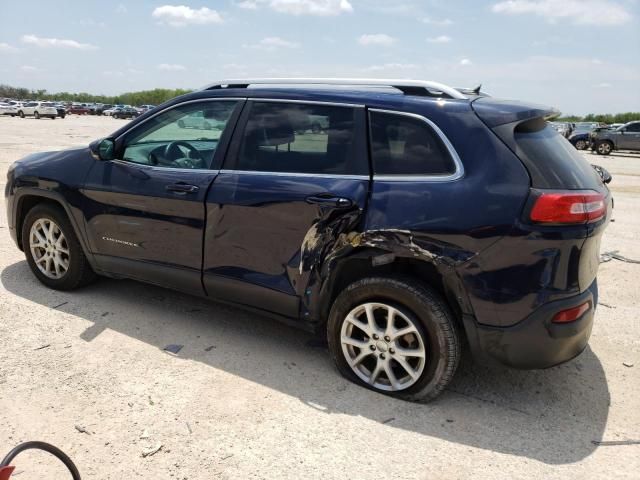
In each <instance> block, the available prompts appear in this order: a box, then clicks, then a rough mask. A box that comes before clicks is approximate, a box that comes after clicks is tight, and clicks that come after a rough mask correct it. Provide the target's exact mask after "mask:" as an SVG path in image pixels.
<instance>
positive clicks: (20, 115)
mask: <svg viewBox="0 0 640 480" xmlns="http://www.w3.org/2000/svg"><path fill="white" fill-rule="evenodd" d="M18 116H19V117H20V118H24V112H23V111H22V110H20V111H19V112H18Z"/></svg>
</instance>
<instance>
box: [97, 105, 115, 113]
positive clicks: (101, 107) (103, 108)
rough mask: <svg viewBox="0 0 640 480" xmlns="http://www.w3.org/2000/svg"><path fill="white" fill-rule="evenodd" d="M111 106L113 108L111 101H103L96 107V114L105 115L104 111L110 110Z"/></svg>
mask: <svg viewBox="0 0 640 480" xmlns="http://www.w3.org/2000/svg"><path fill="white" fill-rule="evenodd" d="M110 108H113V105H112V104H110V103H101V104H100V105H98V106H97V107H96V110H95V114H96V115H104V112H105V111H106V110H109V109H110Z"/></svg>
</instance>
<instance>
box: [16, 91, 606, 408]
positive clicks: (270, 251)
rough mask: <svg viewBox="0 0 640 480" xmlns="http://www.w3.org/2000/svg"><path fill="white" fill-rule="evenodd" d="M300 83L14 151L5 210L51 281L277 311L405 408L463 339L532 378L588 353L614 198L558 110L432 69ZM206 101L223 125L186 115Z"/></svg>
mask: <svg viewBox="0 0 640 480" xmlns="http://www.w3.org/2000/svg"><path fill="white" fill-rule="evenodd" d="M286 83H289V84H290V85H286ZM301 83H305V80H301V79H292V80H290V81H289V82H287V81H286V80H283V79H277V80H239V81H236V80H234V81H224V82H221V83H218V84H215V85H211V86H210V87H207V88H205V89H204V90H202V91H198V92H193V93H190V94H187V95H184V96H181V97H177V98H175V99H173V100H171V101H170V102H167V103H165V104H164V105H163V106H162V109H160V110H158V111H156V112H155V116H153V117H150V118H149V117H147V118H143V119H138V120H133V121H132V122H130V123H128V124H126V125H123V126H122V127H121V128H120V129H119V130H117V131H116V132H114V133H113V134H111V135H110V136H108V137H107V138H104V139H99V140H96V141H94V142H92V143H91V144H90V145H88V146H86V147H82V148H76V149H73V150H64V151H62V152H43V153H36V154H31V155H29V156H27V157H26V158H23V159H21V160H18V161H17V162H15V163H14V164H13V165H12V166H10V167H9V169H8V174H7V180H6V182H7V185H6V188H5V189H4V191H5V196H6V201H5V204H6V205H7V216H6V217H7V220H8V224H9V232H10V235H11V237H12V238H13V240H14V241H15V242H16V245H17V246H18V248H20V249H21V250H22V251H23V252H24V255H25V258H26V261H27V263H28V265H29V268H30V269H31V271H32V272H33V274H34V276H35V277H36V278H37V279H38V280H39V281H40V282H41V283H43V284H44V285H46V286H48V287H50V288H53V289H58V290H72V289H75V288H78V287H81V286H83V285H87V284H88V283H90V282H91V281H92V280H93V279H94V278H95V276H96V274H99V275H104V276H108V277H114V278H134V279H137V280H142V281H147V282H150V283H153V284H156V285H160V286H163V287H168V288H176V289H179V290H182V291H186V292H190V293H192V294H195V295H200V296H203V297H209V298H212V299H214V300H215V299H218V300H223V301H225V302H228V303H235V304H239V305H243V306H245V307H248V308H253V309H258V310H260V311H262V312H268V313H270V314H271V315H273V316H277V317H279V318H282V319H283V320H284V321H286V322H288V323H290V324H296V325H298V326H300V327H302V328H306V329H308V330H310V331H312V332H315V333H316V334H318V335H321V336H322V337H324V338H326V339H327V341H328V347H329V352H330V355H331V358H332V359H333V360H334V362H335V364H336V366H337V369H338V370H339V371H340V372H341V373H342V374H343V375H344V376H346V377H347V378H348V379H350V380H351V381H353V382H355V383H357V384H359V385H362V386H364V387H366V388H369V389H372V390H374V391H376V392H381V393H385V394H389V395H394V396H396V397H400V398H403V399H406V400H430V399H433V398H435V397H436V396H437V395H439V394H440V393H441V392H442V391H444V390H445V388H446V387H447V385H448V384H449V383H450V381H451V380H452V378H453V376H454V374H455V372H456V369H457V367H458V364H459V361H460V357H461V352H462V349H463V346H468V347H469V348H468V349H469V351H470V352H471V353H472V354H473V355H474V357H475V358H476V359H477V360H478V361H480V362H488V363H491V362H498V363H502V364H505V365H509V366H511V367H516V368H522V369H534V368H547V367H551V366H553V365H557V364H560V363H563V362H566V361H569V360H571V359H572V358H574V357H576V356H577V355H579V354H580V353H581V352H582V351H583V350H584V349H585V348H586V347H587V343H588V340H589V336H590V334H591V330H592V327H593V323H594V316H595V311H596V305H597V304H598V288H597V278H596V276H597V271H598V258H599V249H600V242H601V238H602V234H603V233H604V231H605V229H606V227H607V225H608V222H609V220H610V218H611V212H612V208H613V205H612V196H611V193H610V191H609V189H608V188H607V186H606V184H605V183H603V178H605V176H606V174H605V171H604V170H603V169H601V173H600V175H602V177H601V176H600V175H599V174H598V173H596V170H594V168H592V167H591V165H589V163H588V162H587V161H586V160H585V158H584V157H583V155H581V154H580V153H578V152H577V151H575V150H574V149H572V148H566V147H567V146H568V145H567V144H566V140H565V139H564V138H562V137H561V136H560V135H559V134H558V133H557V132H556V131H554V130H553V128H551V127H550V126H549V125H548V124H547V122H546V121H545V119H546V118H548V117H549V116H550V115H554V114H556V113H557V112H556V111H555V110H554V109H552V108H549V107H544V106H539V105H531V104H526V103H522V102H513V101H508V100H499V99H496V98H492V97H487V96H482V95H479V94H477V93H475V92H472V93H464V91H463V92H461V91H459V90H457V89H455V88H452V87H449V86H446V85H443V84H439V83H434V82H423V81H415V80H414V81H408V80H403V81H396V82H393V83H390V82H389V81H386V83H385V81H382V80H362V79H358V80H337V79H308V80H306V85H301ZM274 84H275V85H277V86H274ZM323 84H326V85H327V86H326V87H323V86H321V85H323ZM363 84H364V86H363ZM265 85H266V86H267V87H268V88H259V87H260V86H265ZM336 85H347V86H349V90H339V89H336V88H335V86H336ZM249 86H257V87H258V88H245V87H249ZM369 86H375V87H377V88H376V89H375V91H372V89H371V88H369ZM354 90H357V91H354ZM443 99H446V101H444V102H443V101H442V100H443ZM198 112H200V113H198ZM196 113H197V114H196ZM200 114H202V116H203V118H204V119H206V120H211V121H212V122H213V121H216V122H219V123H221V124H222V125H224V128H223V129H222V130H216V129H214V130H206V131H205V130H203V131H201V132H193V131H189V130H185V129H181V128H179V127H178V122H179V121H180V120H182V121H183V122H184V119H185V118H187V117H195V118H200ZM314 122H319V123H320V125H323V124H324V125H326V127H324V129H321V131H320V132H314V131H313V130H314V128H313V124H314ZM100 288H101V286H98V287H97V289H100ZM107 288H108V286H107ZM88 295H89V296H90V295H91V292H89V293H88ZM82 298H83V299H84V300H86V298H87V297H86V296H84V297H82ZM129 321H130V322H135V318H132V319H131V320H129ZM259 330H260V331H261V330H263V326H262V325H261V326H260V329H259ZM260 331H258V332H257V333H255V334H256V336H259V335H261V334H262V333H261V332H260ZM246 335H250V333H247V334H246ZM223 353H224V352H221V353H220V354H223ZM273 354H274V355H277V354H278V352H276V351H274V352H273ZM577 366H578V367H579V365H577ZM497 374H499V375H502V372H498V373H497ZM292 381H298V380H292ZM531 394H532V395H533V392H531Z"/></svg>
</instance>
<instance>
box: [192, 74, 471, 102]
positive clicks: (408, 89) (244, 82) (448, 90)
mask: <svg viewBox="0 0 640 480" xmlns="http://www.w3.org/2000/svg"><path fill="white" fill-rule="evenodd" d="M249 85H357V86H362V87H364V86H383V87H392V88H396V89H398V90H400V91H401V92H403V93H404V94H405V95H426V96H430V97H449V98H457V99H461V100H462V99H466V98H467V97H466V96H465V95H464V94H463V93H462V92H460V91H458V90H456V89H455V88H453V87H449V86H448V85H444V84H442V83H438V82H431V81H427V80H382V79H377V78H252V79H236V80H222V81H220V82H215V83H212V84H211V85H207V86H206V87H204V88H203V89H202V90H216V89H221V88H247V87H248V86H249Z"/></svg>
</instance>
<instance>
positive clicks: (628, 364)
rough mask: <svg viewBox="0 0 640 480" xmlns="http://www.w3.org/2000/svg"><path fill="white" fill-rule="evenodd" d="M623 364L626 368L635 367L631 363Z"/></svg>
mask: <svg viewBox="0 0 640 480" xmlns="http://www.w3.org/2000/svg"><path fill="white" fill-rule="evenodd" d="M622 364H623V365H624V366H625V367H629V368H631V367H633V363H631V362H622Z"/></svg>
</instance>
